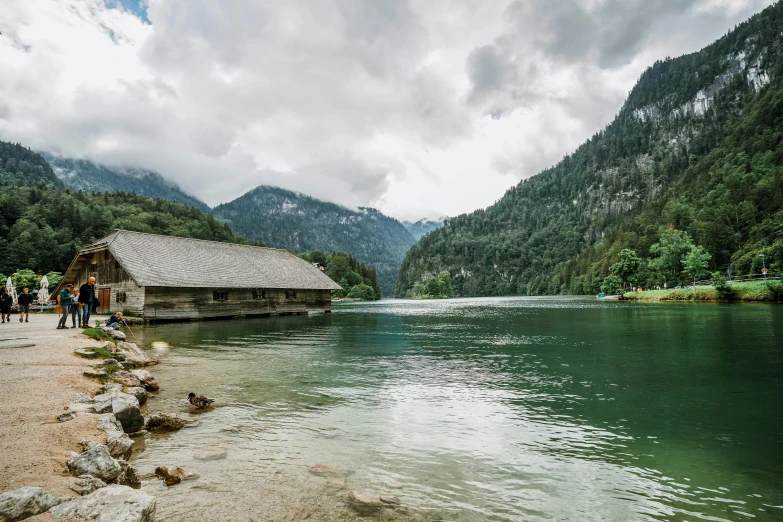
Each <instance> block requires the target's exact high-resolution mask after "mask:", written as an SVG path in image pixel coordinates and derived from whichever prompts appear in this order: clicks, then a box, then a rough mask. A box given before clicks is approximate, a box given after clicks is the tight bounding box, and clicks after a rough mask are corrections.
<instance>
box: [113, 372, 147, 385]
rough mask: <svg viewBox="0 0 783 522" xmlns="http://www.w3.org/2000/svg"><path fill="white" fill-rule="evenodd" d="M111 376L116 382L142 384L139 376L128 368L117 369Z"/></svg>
mask: <svg viewBox="0 0 783 522" xmlns="http://www.w3.org/2000/svg"><path fill="white" fill-rule="evenodd" d="M111 378H112V379H113V380H114V382H118V383H120V384H124V385H125V386H130V387H135V386H141V381H140V380H139V378H138V377H136V376H135V375H133V374H132V373H131V372H129V371H126V370H117V371H116V372H114V373H112V374H111Z"/></svg>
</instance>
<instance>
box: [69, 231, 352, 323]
mask: <svg viewBox="0 0 783 522" xmlns="http://www.w3.org/2000/svg"><path fill="white" fill-rule="evenodd" d="M90 277H95V279H96V284H95V287H96V294H97V295H98V300H99V301H100V307H99V308H98V312H99V313H108V312H123V313H125V314H126V315H135V316H139V317H143V318H144V320H145V321H147V322H155V321H172V320H199V319H215V318H231V317H253V316H269V315H286V314H300V313H306V312H310V311H323V312H330V311H331V306H332V300H331V291H332V290H340V289H341V287H340V285H338V284H337V283H335V282H334V281H332V280H331V279H329V277H328V276H327V275H326V274H324V273H323V272H322V271H321V270H319V269H318V268H316V267H314V266H313V265H312V264H311V263H309V262H307V261H305V260H303V259H300V258H298V257H296V256H295V255H293V254H291V253H290V252H287V251H285V250H277V249H274V248H263V247H255V246H248V245H237V244H233V243H219V242H215V241H203V240H199V239H189V238H181V237H171V236H161V235H156V234H144V233H141V232H129V231H127V230H117V231H115V232H114V233H113V234H111V235H109V236H107V237H105V238H103V239H101V240H99V241H97V242H95V243H93V244H92V245H89V246H88V247H86V248H84V249H83V250H81V251H79V253H78V254H76V257H75V258H74V260H73V262H72V263H71V265H70V266H69V267H68V270H67V271H66V272H65V274H64V275H63V279H62V281H60V283H59V284H58V285H57V288H56V289H55V294H54V295H56V293H57V292H59V291H60V290H61V289H62V288H63V287H64V285H65V284H67V283H72V284H73V285H74V286H75V287H76V288H77V289H78V288H79V286H80V285H82V284H83V283H85V282H87V280H88V278H90Z"/></svg>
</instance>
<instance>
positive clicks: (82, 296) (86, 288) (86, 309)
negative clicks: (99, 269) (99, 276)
mask: <svg viewBox="0 0 783 522" xmlns="http://www.w3.org/2000/svg"><path fill="white" fill-rule="evenodd" d="M97 301H98V297H97V296H96V295H95V278H94V277H91V278H90V279H88V280H87V282H86V283H84V284H83V285H82V286H80V287H79V303H81V304H82V328H89V322H90V312H92V309H93V307H94V306H97Z"/></svg>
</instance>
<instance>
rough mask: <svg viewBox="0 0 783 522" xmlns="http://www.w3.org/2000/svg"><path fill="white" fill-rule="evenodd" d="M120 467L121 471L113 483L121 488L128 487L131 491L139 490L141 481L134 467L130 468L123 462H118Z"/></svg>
mask: <svg viewBox="0 0 783 522" xmlns="http://www.w3.org/2000/svg"><path fill="white" fill-rule="evenodd" d="M120 467H121V468H122V471H120V474H119V475H118V476H117V479H116V480H115V482H116V483H117V484H119V485H121V486H129V487H131V488H133V489H140V488H141V479H139V472H138V470H136V468H135V467H133V466H131V465H130V464H128V463H127V462H125V461H124V460H121V461H120Z"/></svg>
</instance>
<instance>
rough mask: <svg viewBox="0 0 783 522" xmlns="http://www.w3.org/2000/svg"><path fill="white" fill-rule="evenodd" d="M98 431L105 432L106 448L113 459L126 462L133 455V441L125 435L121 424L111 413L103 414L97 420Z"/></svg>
mask: <svg viewBox="0 0 783 522" xmlns="http://www.w3.org/2000/svg"><path fill="white" fill-rule="evenodd" d="M98 429H99V430H103V431H105V432H106V447H108V448H109V454H110V455H111V456H112V457H114V458H115V459H124V460H128V459H129V458H130V456H131V453H133V441H132V440H131V439H130V437H128V435H126V434H125V432H124V431H123V429H122V424H120V421H118V420H117V417H115V416H114V415H113V414H111V413H105V414H103V415H101V416H100V419H99V420H98Z"/></svg>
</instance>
